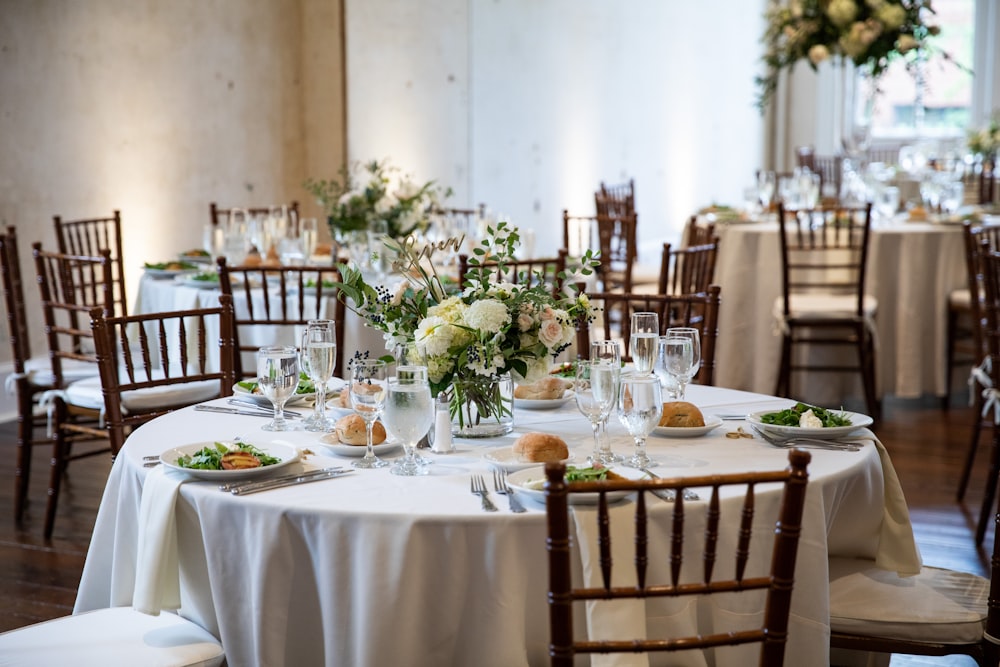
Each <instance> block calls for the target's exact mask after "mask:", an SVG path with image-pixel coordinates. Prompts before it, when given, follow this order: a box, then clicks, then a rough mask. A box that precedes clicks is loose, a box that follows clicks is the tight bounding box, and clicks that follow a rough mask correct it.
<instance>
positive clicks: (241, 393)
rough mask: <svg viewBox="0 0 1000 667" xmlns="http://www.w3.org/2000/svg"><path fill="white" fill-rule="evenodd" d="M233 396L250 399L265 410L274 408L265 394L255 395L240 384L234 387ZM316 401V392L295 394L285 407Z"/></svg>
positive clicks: (286, 402)
mask: <svg viewBox="0 0 1000 667" xmlns="http://www.w3.org/2000/svg"><path fill="white" fill-rule="evenodd" d="M233 395H234V396H236V397H238V398H245V399H250V400H251V401H253V402H254V403H257V404H258V405H261V406H263V407H265V408H270V407H272V405H271V401H270V400H269V399H268V398H267V397H266V396H264V394H255V393H253V392H252V391H250V390H248V389H245V388H244V387H242V386H240V385H239V384H238V383H237V384H234V385H233ZM315 399H316V393H315V392H313V393H309V394H295V395H294V396H292V397H291V398H289V399H288V400H287V401H285V407H288V406H292V405H299V404H301V403H306V402H309V403H311V402H312V401H314V400H315Z"/></svg>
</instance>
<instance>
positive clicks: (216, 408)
mask: <svg viewBox="0 0 1000 667" xmlns="http://www.w3.org/2000/svg"><path fill="white" fill-rule="evenodd" d="M194 409H195V410H196V411H197V412H217V413H220V414H226V415H246V416H247V417H265V418H267V419H271V418H272V417H274V413H273V412H271V411H263V410H260V409H258V410H239V409H237V408H226V407H223V406H221V405H196V406H194ZM285 416H286V417H289V418H291V419H298V418H299V416H300V415H299V414H298V413H296V414H294V415H290V414H288V413H287V412H286V413H285Z"/></svg>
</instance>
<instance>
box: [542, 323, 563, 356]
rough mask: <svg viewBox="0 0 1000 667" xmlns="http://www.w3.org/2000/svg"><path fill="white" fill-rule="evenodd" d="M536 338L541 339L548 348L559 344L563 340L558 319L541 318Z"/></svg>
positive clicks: (561, 327) (561, 328)
mask: <svg viewBox="0 0 1000 667" xmlns="http://www.w3.org/2000/svg"><path fill="white" fill-rule="evenodd" d="M538 340H540V341H542V344H543V345H545V347H547V348H549V349H550V350H551V349H553V348H556V347H558V346H559V345H561V344H562V340H563V326H562V325H561V324H560V323H559V320H556V319H548V320H542V324H541V327H540V328H539V329H538Z"/></svg>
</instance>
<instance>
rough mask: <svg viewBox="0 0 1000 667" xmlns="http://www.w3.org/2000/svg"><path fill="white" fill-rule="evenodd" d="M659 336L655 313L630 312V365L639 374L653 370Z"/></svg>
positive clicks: (645, 373) (658, 322)
mask: <svg viewBox="0 0 1000 667" xmlns="http://www.w3.org/2000/svg"><path fill="white" fill-rule="evenodd" d="M659 338H660V318H659V317H658V316H657V314H656V313H632V337H631V340H630V349H631V350H632V365H633V366H634V367H635V372H636V373H638V374H639V375H649V374H651V373H652V372H653V365H654V363H655V361H656V346H657V344H658V342H659Z"/></svg>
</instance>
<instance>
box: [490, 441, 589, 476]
mask: <svg viewBox="0 0 1000 667" xmlns="http://www.w3.org/2000/svg"><path fill="white" fill-rule="evenodd" d="M574 458H575V456H574V455H573V452H570V454H569V456H568V457H567V458H565V459H563V460H562V462H563V463H570V462H571V461H573V459H574ZM483 460H485V461H486V462H487V463H489V464H490V465H492V466H493V467H494V468H501V469H503V470H506V471H507V472H517V471H518V470H524V469H526V468H537V467H538V465H539V464H538V462H537V461H522V460H521V459H520V458H519V455H518V454H516V453H515V452H514V450H513V449H511V448H510V447H497V448H496V449H491V450H489V451H488V452H486V453H485V454H483Z"/></svg>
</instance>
